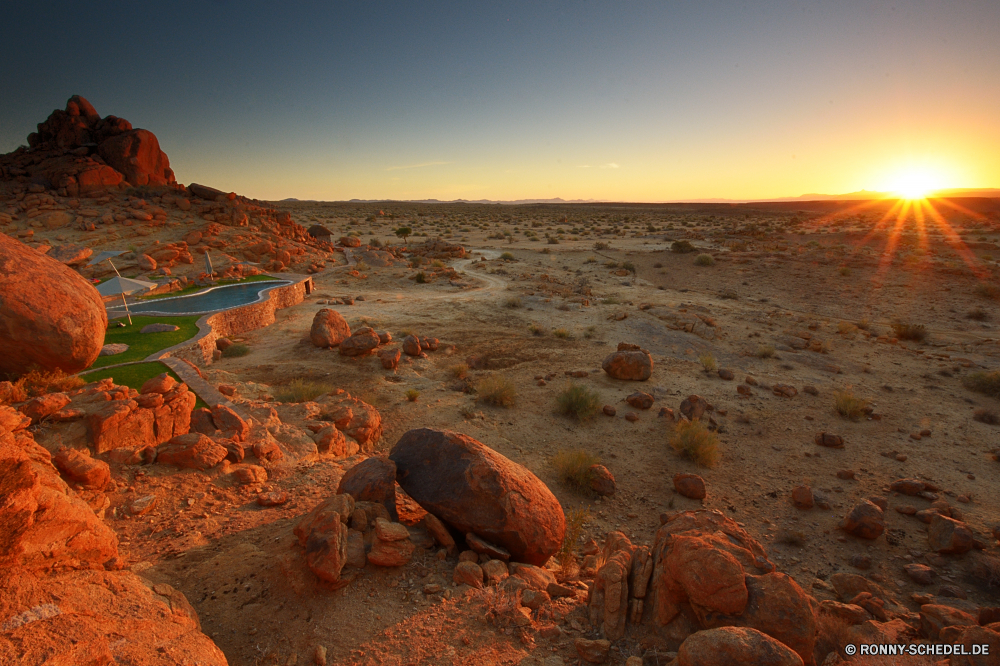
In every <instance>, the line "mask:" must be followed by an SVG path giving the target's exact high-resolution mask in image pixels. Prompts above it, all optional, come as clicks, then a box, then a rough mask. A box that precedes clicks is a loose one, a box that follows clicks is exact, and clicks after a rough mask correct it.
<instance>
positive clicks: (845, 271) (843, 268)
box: [837, 266, 851, 277]
mask: <svg viewBox="0 0 1000 666" xmlns="http://www.w3.org/2000/svg"><path fill="white" fill-rule="evenodd" d="M837 272H838V273H840V274H841V275H843V276H844V277H847V276H848V275H850V274H851V269H850V268H848V267H847V266H841V267H840V270H838V271H837Z"/></svg>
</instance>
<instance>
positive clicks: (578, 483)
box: [552, 449, 601, 491]
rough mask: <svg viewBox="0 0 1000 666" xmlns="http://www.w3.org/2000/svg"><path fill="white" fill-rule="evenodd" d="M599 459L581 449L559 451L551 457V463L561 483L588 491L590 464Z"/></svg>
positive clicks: (596, 463)
mask: <svg viewBox="0 0 1000 666" xmlns="http://www.w3.org/2000/svg"><path fill="white" fill-rule="evenodd" d="M600 462H601V459H600V458H598V457H597V456H595V455H593V454H592V453H588V452H587V451H584V450H583V449H573V450H572V451H560V452H559V453H557V454H556V455H554V456H553V457H552V465H553V466H554V467H555V468H556V473H558V474H559V478H560V479H561V480H562V481H563V483H565V484H567V485H569V486H572V487H574V488H576V489H577V490H583V491H589V490H590V480H591V477H592V476H593V475H592V474H591V473H590V467H591V465H598V464H600Z"/></svg>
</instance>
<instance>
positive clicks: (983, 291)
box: [976, 282, 1000, 301]
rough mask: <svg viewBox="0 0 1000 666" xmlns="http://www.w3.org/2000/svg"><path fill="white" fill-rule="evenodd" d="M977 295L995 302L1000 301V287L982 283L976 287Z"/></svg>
mask: <svg viewBox="0 0 1000 666" xmlns="http://www.w3.org/2000/svg"><path fill="white" fill-rule="evenodd" d="M976 295H977V296H982V297H983V298H989V299H992V300H994V301H1000V286H997V285H995V284H990V283H988V282H983V283H980V284H979V285H977V286H976Z"/></svg>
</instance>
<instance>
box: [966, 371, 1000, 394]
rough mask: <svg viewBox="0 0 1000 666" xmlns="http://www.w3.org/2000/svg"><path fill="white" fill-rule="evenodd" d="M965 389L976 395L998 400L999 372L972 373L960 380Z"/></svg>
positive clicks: (999, 387)
mask: <svg viewBox="0 0 1000 666" xmlns="http://www.w3.org/2000/svg"><path fill="white" fill-rule="evenodd" d="M962 384H963V385H964V386H965V388H967V389H969V390H970V391H975V392H976V393H982V394H983V395H988V396H990V397H991V398H1000V370H994V371H993V372H973V373H972V374H971V375H969V376H968V377H966V378H965V379H964V380H962Z"/></svg>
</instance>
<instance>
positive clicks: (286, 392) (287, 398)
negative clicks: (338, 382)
mask: <svg viewBox="0 0 1000 666" xmlns="http://www.w3.org/2000/svg"><path fill="white" fill-rule="evenodd" d="M336 389H337V387H336V386H335V385H333V384H330V383H327V382H317V381H313V380H311V379H293V380H292V381H291V382H289V383H288V384H285V385H284V386H281V387H278V388H277V389H275V390H274V391H273V394H274V400H275V401H276V402H309V401H311V400H315V399H316V398H318V397H320V396H321V395H324V394H326V393H330V392H331V391H334V390H336Z"/></svg>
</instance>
